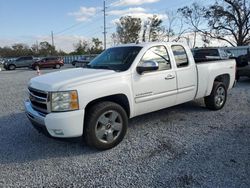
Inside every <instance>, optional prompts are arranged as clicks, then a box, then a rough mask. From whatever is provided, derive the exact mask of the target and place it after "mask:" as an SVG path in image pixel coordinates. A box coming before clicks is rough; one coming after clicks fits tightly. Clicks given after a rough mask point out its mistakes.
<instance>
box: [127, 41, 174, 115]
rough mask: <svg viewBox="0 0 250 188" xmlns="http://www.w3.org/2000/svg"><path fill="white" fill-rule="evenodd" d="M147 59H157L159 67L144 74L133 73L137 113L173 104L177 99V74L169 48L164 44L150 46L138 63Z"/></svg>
mask: <svg viewBox="0 0 250 188" xmlns="http://www.w3.org/2000/svg"><path fill="white" fill-rule="evenodd" d="M145 61H155V62H157V63H158V64H159V68H158V70H156V71H149V72H144V73H142V74H138V73H137V72H136V71H135V72H134V73H133V76H132V80H133V81H132V83H133V91H134V101H135V115H140V114H144V113H148V112H152V111H156V110H159V109H162V108H166V107H169V106H173V105H174V104H175V101H176V94H177V86H176V74H175V70H174V68H173V66H172V64H171V62H170V59H169V53H168V51H167V48H166V47H165V46H163V45H159V46H154V47H151V48H149V49H148V50H147V51H146V53H145V54H144V55H143V57H142V58H141V60H140V62H139V64H138V65H140V64H141V63H143V62H145ZM138 65H137V66H138Z"/></svg>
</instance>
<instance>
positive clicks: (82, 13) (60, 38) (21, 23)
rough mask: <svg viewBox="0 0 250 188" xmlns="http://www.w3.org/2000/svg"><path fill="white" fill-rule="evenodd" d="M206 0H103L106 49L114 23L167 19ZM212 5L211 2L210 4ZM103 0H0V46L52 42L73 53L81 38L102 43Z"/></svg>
mask: <svg viewBox="0 0 250 188" xmlns="http://www.w3.org/2000/svg"><path fill="white" fill-rule="evenodd" d="M193 2H199V3H201V4H205V3H207V2H209V1H206V0H174V1H173V0H106V7H107V8H106V12H107V16H106V20H107V21H106V22H107V33H108V46H109V45H111V43H110V37H109V36H110V34H111V33H113V32H114V31H115V28H116V26H115V22H116V21H117V20H118V19H119V18H120V17H121V16H126V15H131V16H135V17H140V18H142V19H145V18H147V17H149V16H152V15H153V14H157V15H158V16H159V17H160V18H161V19H163V20H167V15H166V12H169V11H174V10H177V9H178V8H180V7H183V6H186V5H191V4H192V3H193ZM210 2H211V1H210ZM102 10H103V0H0V46H6V45H12V44H14V43H26V44H28V45H32V44H35V43H36V42H42V41H48V42H51V31H53V33H54V41H55V46H56V48H57V49H62V50H64V51H66V52H70V51H72V50H73V48H74V46H73V44H74V43H77V41H79V40H81V39H85V40H90V39H91V38H92V37H98V38H100V40H103V34H102V32H103V11H102Z"/></svg>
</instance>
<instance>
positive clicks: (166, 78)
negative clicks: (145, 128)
mask: <svg viewBox="0 0 250 188" xmlns="http://www.w3.org/2000/svg"><path fill="white" fill-rule="evenodd" d="M174 78H175V76H174V75H172V74H169V75H167V77H165V80H171V79H174Z"/></svg>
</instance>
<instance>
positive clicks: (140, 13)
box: [108, 7, 167, 23]
mask: <svg viewBox="0 0 250 188" xmlns="http://www.w3.org/2000/svg"><path fill="white" fill-rule="evenodd" d="M147 12H148V11H147V10H146V9H144V8H142V7H136V8H128V9H123V10H112V11H109V12H108V14H109V15H112V16H120V17H122V16H131V17H135V18H141V19H142V20H143V21H144V20H146V19H148V18H149V17H153V15H157V16H158V18H160V19H162V20H164V19H166V18H167V15H166V14H157V13H147ZM117 21H118V19H114V20H112V23H117Z"/></svg>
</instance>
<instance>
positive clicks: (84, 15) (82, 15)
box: [68, 7, 98, 22]
mask: <svg viewBox="0 0 250 188" xmlns="http://www.w3.org/2000/svg"><path fill="white" fill-rule="evenodd" d="M97 9H98V8H95V7H80V10H79V11H77V12H70V13H68V15H70V16H74V17H75V18H76V20H77V21H79V22H84V21H87V20H89V19H90V18H91V17H93V16H94V15H96V11H97Z"/></svg>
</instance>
